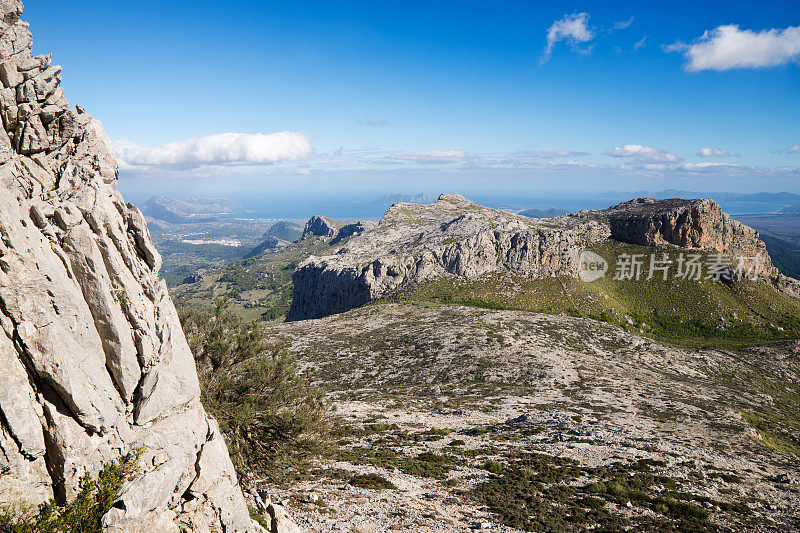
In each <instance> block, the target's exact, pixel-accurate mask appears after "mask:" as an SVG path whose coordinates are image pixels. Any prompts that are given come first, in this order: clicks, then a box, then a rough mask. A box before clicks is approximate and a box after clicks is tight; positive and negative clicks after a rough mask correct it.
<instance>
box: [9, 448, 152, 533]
mask: <svg viewBox="0 0 800 533" xmlns="http://www.w3.org/2000/svg"><path fill="white" fill-rule="evenodd" d="M143 453H144V448H137V449H136V450H134V451H133V452H132V453H130V454H129V455H127V456H126V457H124V458H122V459H120V460H119V461H115V462H111V463H107V464H104V465H103V469H102V470H101V471H100V473H99V474H98V476H97V479H94V478H93V477H92V475H91V474H89V473H88V472H87V473H85V474H84V475H83V477H82V478H81V483H80V489H81V490H80V492H79V493H78V496H77V497H76V498H75V500H74V501H73V502H72V503H70V504H68V505H65V506H59V505H58V504H56V502H55V500H50V501H49V502H47V503H45V504H42V505H41V506H40V507H39V509H38V511H33V510H32V509H31V508H28V507H21V508H16V509H6V510H2V511H0V532H2V533H34V532H38V533H56V532H61V531H70V532H86V533H89V532H95V531H101V522H102V520H103V516H105V514H106V513H107V512H108V511H109V510H110V509H111V506H112V505H113V503H114V501H115V500H116V499H117V495H118V494H119V491H120V489H121V488H122V485H123V483H125V481H126V480H128V479H130V478H131V477H132V476H133V475H135V474H137V473H138V472H139V459H140V458H141V456H142V454H143Z"/></svg>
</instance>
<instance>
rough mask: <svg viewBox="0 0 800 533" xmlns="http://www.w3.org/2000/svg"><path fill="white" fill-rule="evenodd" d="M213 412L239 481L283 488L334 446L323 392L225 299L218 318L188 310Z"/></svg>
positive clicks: (186, 315) (203, 385)
mask: <svg viewBox="0 0 800 533" xmlns="http://www.w3.org/2000/svg"><path fill="white" fill-rule="evenodd" d="M182 323H183V327H184V331H185V332H186V335H187V338H188V339H189V344H190V346H191V348H192V351H193V353H194V354H195V360H196V361H197V367H198V373H199V376H200V383H201V388H202V400H203V405H205V407H206V409H207V410H208V411H209V412H211V414H213V415H214V416H215V417H216V418H217V420H219V423H220V427H221V429H222V431H223V432H224V433H225V436H226V437H227V439H228V449H229V451H230V453H231V457H232V459H233V462H234V464H235V465H236V467H237V470H238V471H239V475H240V476H241V477H243V478H245V479H248V478H250V477H257V478H261V479H263V478H264V477H267V478H269V479H271V480H273V481H276V482H283V481H287V480H288V479H290V478H292V477H297V476H302V475H305V474H306V473H307V470H308V467H309V465H310V461H311V460H312V459H313V458H314V457H316V456H319V455H320V454H322V453H323V452H326V451H329V450H330V447H331V431H330V430H331V414H330V408H329V405H328V404H327V403H326V402H325V401H324V399H323V395H322V393H321V392H320V391H319V390H317V389H315V388H313V387H311V386H309V384H308V383H307V381H306V380H305V379H303V378H301V377H300V376H299V372H298V367H297V364H296V362H295V361H294V359H293V358H292V357H291V356H290V355H289V354H288V352H287V351H286V349H285V348H284V347H282V346H279V345H274V344H271V343H270V342H269V340H268V339H267V336H266V333H265V330H264V327H263V325H262V324H260V323H258V322H245V321H244V320H243V319H242V318H241V317H239V316H238V315H236V314H235V313H234V312H233V310H232V309H231V306H230V305H229V304H228V303H227V302H224V301H219V302H217V305H216V307H215V309H214V311H213V312H209V311H191V310H189V311H184V312H183V316H182Z"/></svg>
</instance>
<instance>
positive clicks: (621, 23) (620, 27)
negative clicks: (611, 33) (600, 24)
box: [613, 17, 633, 30]
mask: <svg viewBox="0 0 800 533" xmlns="http://www.w3.org/2000/svg"><path fill="white" fill-rule="evenodd" d="M631 24H633V17H631V18H629V19H628V20H620V21H619V22H615V23H614V26H613V29H614V30H624V29H625V28H628V27H629V26H630V25H631Z"/></svg>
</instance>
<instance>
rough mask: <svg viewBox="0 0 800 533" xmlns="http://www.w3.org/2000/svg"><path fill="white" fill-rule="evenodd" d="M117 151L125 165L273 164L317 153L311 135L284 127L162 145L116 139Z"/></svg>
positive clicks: (296, 159) (170, 166) (196, 138)
mask: <svg viewBox="0 0 800 533" xmlns="http://www.w3.org/2000/svg"><path fill="white" fill-rule="evenodd" d="M114 151H115V152H116V154H117V159H118V162H119V165H120V167H121V168H126V167H137V166H139V167H168V168H187V169H189V168H197V167H200V166H204V165H219V166H227V165H270V164H274V163H278V162H281V161H299V160H302V159H306V158H308V157H309V156H311V155H312V154H313V153H314V148H313V147H312V146H311V136H310V135H308V134H306V133H301V132H294V131H282V132H277V133H270V134H268V135H265V134H262V133H220V134H216V135H209V136H207V137H195V138H191V139H187V140H185V141H179V142H173V143H168V144H164V145H162V146H157V147H150V146H139V145H137V144H136V143H134V142H131V141H116V142H115V143H114Z"/></svg>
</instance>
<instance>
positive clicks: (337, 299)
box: [289, 194, 800, 320]
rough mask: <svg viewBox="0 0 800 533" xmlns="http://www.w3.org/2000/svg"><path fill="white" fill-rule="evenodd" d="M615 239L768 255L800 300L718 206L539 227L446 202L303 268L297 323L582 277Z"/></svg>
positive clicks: (391, 214) (587, 214) (686, 203)
mask: <svg viewBox="0 0 800 533" xmlns="http://www.w3.org/2000/svg"><path fill="white" fill-rule="evenodd" d="M608 238H611V239H614V240H618V241H623V242H628V243H633V244H640V245H645V246H657V245H673V246H680V247H683V248H695V249H701V250H708V251H716V252H719V253H723V254H727V255H731V256H739V255H741V256H745V257H755V256H761V257H762V261H761V262H760V263H759V265H758V273H759V274H760V275H761V277H763V278H765V279H767V280H769V281H770V282H771V283H772V284H773V285H775V286H776V287H777V288H779V289H780V290H783V291H785V292H787V293H789V294H793V295H800V290H799V289H800V284H799V283H798V282H797V281H796V280H792V279H791V278H785V277H782V276H780V274H779V273H778V272H777V269H776V268H775V267H774V266H773V265H772V263H771V261H770V259H769V254H768V253H767V251H766V247H765V246H764V243H763V242H762V241H761V240H760V239H759V237H758V232H757V231H755V230H754V229H752V228H750V227H748V226H745V225H744V224H741V223H740V222H737V221H735V220H733V219H732V218H730V217H729V216H728V215H727V214H725V213H723V212H722V209H721V208H720V206H719V205H718V204H717V203H716V202H714V201H712V200H707V199H706V200H683V199H669V200H655V199H652V198H637V199H634V200H630V201H628V202H623V203H621V204H619V205H616V206H613V207H610V208H608V209H603V210H599V211H582V212H580V213H576V214H574V215H566V216H558V217H554V218H549V219H534V218H529V217H526V216H522V215H517V214H513V213H508V212H506V211H501V210H497V209H491V208H488V207H484V206H481V205H477V204H475V203H473V202H471V201H469V200H468V199H466V198H464V197H463V196H460V195H457V194H443V195H441V196H440V197H439V199H438V200H437V201H436V202H435V203H433V204H429V205H420V204H410V203H396V204H394V205H392V206H391V207H390V208H389V210H388V211H387V212H386V214H385V215H384V217H383V219H381V221H380V223H378V225H377V226H375V227H374V228H371V229H368V230H366V231H364V232H363V233H361V234H360V235H358V236H355V237H353V238H352V239H350V240H349V241H348V242H347V243H346V244H344V245H343V246H342V247H341V248H340V249H339V250H338V251H337V252H336V253H335V254H334V255H331V256H328V257H312V258H309V259H308V260H307V261H305V262H304V263H302V264H301V265H300V266H299V267H298V269H297V271H296V272H295V274H294V294H293V300H292V308H291V310H290V312H289V319H290V320H301V319H306V318H318V317H322V316H326V315H329V314H332V313H338V312H343V311H346V310H348V309H351V308H353V307H357V306H359V305H362V304H364V303H366V302H369V301H371V300H373V299H375V298H378V297H380V296H382V295H384V294H387V293H389V292H391V291H394V290H396V289H398V288H400V287H402V286H404V285H406V284H408V283H414V282H420V281H425V280H429V279H433V278H438V277H447V276H457V277H463V278H466V279H476V278H478V277H480V276H483V275H485V274H488V273H493V272H508V273H513V274H516V275H521V276H527V277H531V278H544V277H554V276H572V277H574V276H577V274H578V258H579V256H580V253H581V252H582V251H583V250H584V249H586V248H587V247H589V246H590V245H592V244H594V243H598V242H600V241H603V240H605V239H608Z"/></svg>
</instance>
